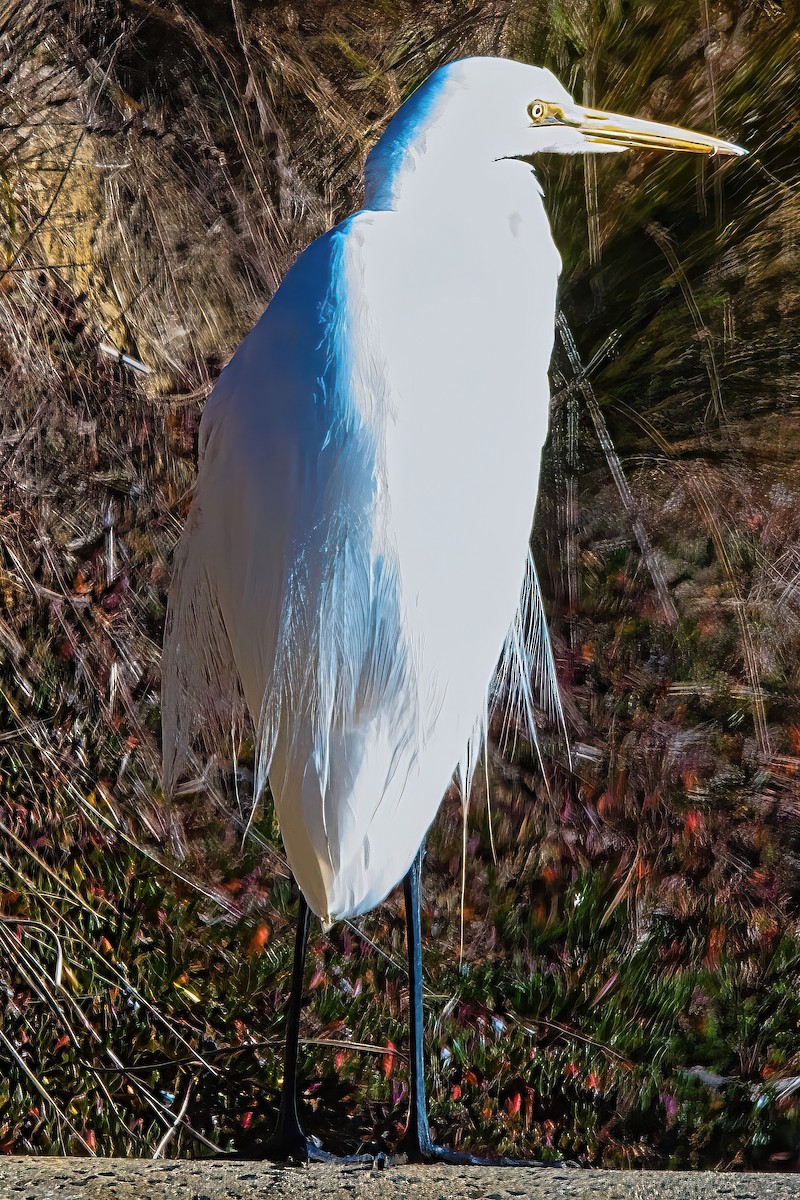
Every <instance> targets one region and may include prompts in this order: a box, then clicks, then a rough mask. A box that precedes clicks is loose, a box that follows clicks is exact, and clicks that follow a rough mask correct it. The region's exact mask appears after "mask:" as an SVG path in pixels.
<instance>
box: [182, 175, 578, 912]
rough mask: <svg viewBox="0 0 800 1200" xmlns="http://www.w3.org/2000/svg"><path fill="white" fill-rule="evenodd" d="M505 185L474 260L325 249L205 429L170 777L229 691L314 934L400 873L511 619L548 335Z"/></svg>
mask: <svg viewBox="0 0 800 1200" xmlns="http://www.w3.org/2000/svg"><path fill="white" fill-rule="evenodd" d="M509 165H510V164H509ZM514 169H515V170H519V164H515V165H514V167H513V168H512V170H514ZM509 178H511V177H509ZM526 186H527V187H528V188H529V186H530V185H529V182H527V181H526ZM510 195H511V199H510V201H509V203H510V204H511V205H512V210H513V211H512V212H511V213H510V214H509V219H508V220H504V222H502V224H500V223H498V225H497V227H496V228H495V229H494V231H492V230H490V236H488V237H487V236H486V231H483V235H482V236H483V241H482V243H481V245H480V246H476V245H475V244H474V242H473V239H472V237H471V233H470V223H469V222H468V221H466V220H465V221H464V223H463V225H460V224H459V222H458V221H455V222H454V223H453V224H452V225H450V226H448V227H446V228H439V227H436V226H433V227H431V228H425V227H424V226H421V225H420V223H419V222H416V221H414V222H412V221H408V220H404V218H403V216H402V214H399V213H394V212H362V213H359V214H356V216H355V217H353V218H350V219H349V220H348V221H347V222H345V223H344V224H343V225H342V226H339V227H338V228H337V229H335V230H333V231H331V232H330V233H329V234H326V235H324V236H323V237H322V238H320V239H319V240H318V241H317V242H315V243H314V244H313V245H312V246H311V247H309V249H308V250H306V251H305V253H304V254H303V255H301V257H300V258H299V259H298V261H297V263H296V264H295V266H294V267H293V269H292V270H291V271H290V272H289V274H288V275H287V277H286V280H285V281H284V283H283V285H282V286H281V288H280V289H279V291H278V293H277V294H276V296H275V297H274V299H273V301H272V303H271V304H270V306H269V308H268V309H267V311H266V313H265V315H264V317H263V318H262V320H261V321H260V322H259V324H258V325H257V326H256V327H255V329H254V330H253V331H252V333H251V334H250V335H249V336H248V338H246V339H245V341H244V342H243V344H242V346H241V347H240V348H239V350H238V351H237V353H236V355H235V356H234V358H233V360H232V361H231V363H230V365H229V366H228V367H227V368H226V369H225V371H224V372H223V374H222V376H221V378H220V381H219V383H218V384H217V387H216V388H215V391H214V394H213V395H212V397H211V399H210V401H209V404H208V406H207V409H206V413H205V415H204V418H203V424H202V427H201V462H200V469H199V477H198V483H197V491H196V495H195V499H194V502H193V505H192V511H191V514H190V518H189V521H188V523H187V529H186V532H185V534H184V538H183V541H182V543H181V547H180V550H179V554H178V560H177V564H176V577H175V582H174V584H173V588H172V592H171V607H170V614H169V618H168V634H167V640H166V652H165V762H166V774H167V783H168V785H171V783H172V782H174V779H175V778H176V775H177V773H179V772H180V770H181V769H182V767H183V764H184V760H185V756H186V752H187V750H188V747H189V745H190V744H191V741H192V738H193V736H194V727H195V724H196V721H195V718H196V716H197V714H200V715H201V720H202V722H203V724H204V727H205V729H206V731H207V732H209V733H212V732H213V731H214V729H215V728H217V729H218V730H220V731H222V732H224V727H225V721H226V719H227V717H228V713H229V708H228V699H227V698H228V697H232V696H233V695H234V694H235V692H236V690H237V688H238V687H240V688H241V692H242V693H243V696H244V700H245V702H246V706H247V708H248V709H249V712H250V714H251V716H252V718H253V721H254V722H255V724H256V727H257V730H258V753H259V771H258V775H259V780H260V781H263V780H264V778H265V777H266V776H267V775H268V776H269V781H270V786H271V790H272V793H273V796H274V800H275V804H276V808H277V813H278V819H279V823H280V827H281V832H282V836H283V838H284V842H285V845H286V850H287V854H288V858H289V862H290V865H291V867H292V870H293V872H294V874H295V876H296V877H297V879H298V882H299V884H300V886H301V888H302V889H303V892H304V894H305V895H306V898H307V899H308V901H309V903H310V905H311V907H312V908H313V909H314V910H315V911H316V912H317V913H318V914H319V915H320V916H321V917H322V918H323V919H324V920H333V919H336V918H340V917H346V916H350V915H354V914H356V913H358V912H362V911H366V910H367V909H369V908H370V907H372V906H373V905H374V904H376V903H378V902H379V901H380V900H381V899H382V898H383V897H384V896H385V895H386V894H387V892H388V891H389V890H390V889H391V888H392V887H393V886H394V884H395V883H396V882H398V880H399V879H400V878H401V877H402V875H403V874H404V873H405V871H406V870H407V869H408V866H409V864H410V862H411V859H412V858H413V855H414V853H415V851H416V849H417V847H418V846H419V843H420V841H421V840H422V837H423V836H424V834H425V832H426V830H427V828H428V826H429V824H430V822H431V821H432V820H433V817H434V816H435V814H436V811H437V808H438V805H439V802H440V800H441V798H442V795H443V793H444V791H445V790H446V788H447V785H448V782H449V780H450V778H451V775H452V772H453V770H454V768H455V767H456V765H457V764H458V763H459V761H463V759H464V755H465V750H466V745H467V742H468V740H469V739H470V737H471V735H472V734H473V733H474V732H475V729H476V726H477V725H479V724H480V723H481V721H482V719H483V717H484V715H485V709H486V695H487V687H488V685H489V682H490V679H491V676H492V673H493V669H494V666H495V663H496V661H497V658H498V655H499V653H500V650H501V647H502V644H503V641H504V638H505V636H506V633H507V631H508V629H509V626H510V624H511V622H512V620H513V618H514V615H515V611H516V608H517V603H518V598H519V594H520V589H521V585H522V580H523V573H524V570H525V564H526V555H527V542H528V535H529V530H530V523H531V517H532V510H533V506H534V503H535V496H536V487H537V479H538V458H539V451H540V448H541V445H542V443H543V441H544V437H545V434H546V413H547V404H546V391H547V379H546V371H547V357H549V345H550V343H549V341H548V340H547V339H544V343H545V344H544V346H543V345H542V338H541V337H537V338H532V336H531V333H532V331H533V330H535V329H540V328H541V325H542V323H544V325H545V328H546V329H547V330H548V331H551V330H552V322H553V309H554V301H555V285H556V278H557V270H558V262H557V257H556V256H554V254H553V251H552V249H551V247H552V242H551V240H550V239H549V231H546V232H547V240H546V242H545V243H544V244H543V242H542V238H541V228H540V224H538V223H540V222H541V221H542V220H543V219H544V214H543V212H542V213H541V214H540V213H539V212H538V210H537V211H536V212H535V213H531V214H529V215H527V216H525V215H520V213H517V212H516V210H515V209H514V208H513V206H514V187H513V186H511V188H510ZM526 222H527V226H526ZM544 228H545V230H546V223H545V226H544ZM499 281H502V287H500V286H499ZM543 400H544V403H542V401H543ZM537 401H538V402H537ZM228 736H230V735H229V734H228Z"/></svg>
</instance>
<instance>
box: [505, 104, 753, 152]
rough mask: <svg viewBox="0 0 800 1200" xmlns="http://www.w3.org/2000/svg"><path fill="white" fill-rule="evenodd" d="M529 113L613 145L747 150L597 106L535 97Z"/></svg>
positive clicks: (536, 119) (542, 121) (588, 138)
mask: <svg viewBox="0 0 800 1200" xmlns="http://www.w3.org/2000/svg"><path fill="white" fill-rule="evenodd" d="M528 113H529V115H530V118H531V123H532V124H533V125H567V126H571V127H572V128H573V129H577V130H578V131H579V132H580V133H581V134H583V137H584V139H585V140H586V141H587V142H589V143H590V144H594V145H602V146H608V147H609V149H611V148H615V149H618V150H627V149H629V148H631V147H637V146H638V147H641V148H643V149H647V150H686V151H689V153H691V154H709V155H711V154H731V155H737V156H738V155H741V154H747V151H746V150H745V149H743V147H742V146H736V145H734V143H733V142H724V141H723V140H722V138H717V137H711V136H710V135H709V134H707V133H694V132H693V131H692V130H690V129H681V128H679V126H677V125H660V124H659V123H658V122H656V121H642V120H640V119H639V118H638V117H623V116H621V115H620V114H619V113H609V112H602V111H601V110H600V109H597V108H580V107H579V106H578V105H577V104H576V105H574V106H570V107H569V108H566V107H564V106H562V105H561V104H553V103H549V102H548V101H545V100H534V102H533V103H532V104H531V105H529V107H528Z"/></svg>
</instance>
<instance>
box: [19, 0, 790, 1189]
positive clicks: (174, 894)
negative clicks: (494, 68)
mask: <svg viewBox="0 0 800 1200" xmlns="http://www.w3.org/2000/svg"><path fill="white" fill-rule="evenodd" d="M799 40H800V39H799V38H798V12H797V7H796V4H795V3H794V0H691V2H690V3H686V2H685V0H536V2H534V0H464V2H460V0H423V2H422V3H412V2H411V0H347V2H346V3H345V2H344V0H302V2H299V0H298V2H297V3H284V2H282V0H279V2H273V0H263V2H261V3H255V2H253V0H218V2H217V0H215V2H212V0H119V2H115V0H49V2H47V3H41V2H38V3H32V2H30V3H29V2H27V0H4V2H3V3H2V5H0V374H1V376H2V390H1V391H0V543H1V544H0V1011H2V1023H1V1024H0V1150H2V1151H5V1152H9V1153H12V1152H13V1153H25V1152H35V1153H77V1154H135V1155H152V1154H158V1155H168V1156H171V1155H197V1156H201V1155H206V1154H211V1153H215V1152H216V1153H234V1154H240V1155H257V1154H258V1153H259V1148H260V1147H261V1146H262V1145H263V1143H264V1141H265V1140H266V1138H267V1137H268V1136H269V1134H270V1133H271V1131H272V1127H273V1125H274V1121H275V1116H276V1112H277V1103H278V1084H279V1080H280V1076H281V1044H282V1036H283V1004H284V999H285V995H286V991H287V985H288V972H289V964H290V960H291V950H292V941H293V917H294V901H293V899H292V895H291V888H290V883H289V879H288V873H287V870H286V867H285V864H284V860H283V855H282V850H281V845H280V840H279V838H278V835H277V830H276V828H275V825H274V822H273V817H272V812H271V806H270V805H269V803H267V804H266V805H261V806H259V807H258V808H257V809H256V811H255V814H254V815H253V814H252V813H251V810H252V794H251V787H250V784H251V777H250V773H249V771H248V760H247V754H246V753H245V754H244V757H243V758H242V760H241V761H240V763H239V768H238V771H237V772H236V775H235V776H234V772H233V767H232V763H230V762H224V761H221V762H219V763H217V764H216V765H215V766H214V767H213V769H207V767H206V764H205V763H202V762H199V761H198V763H197V778H196V780H195V781H194V782H193V783H192V784H190V786H188V787H187V788H186V789H185V791H184V793H183V794H182V795H181V796H180V797H178V799H177V800H176V801H175V802H174V803H173V804H172V805H170V806H167V805H166V804H165V802H164V799H163V796H162V795H161V793H160V790H159V784H158V774H159V657H160V643H161V633H162V625H163V619H164V603H165V593H166V588H167V586H168V582H169V576H170V566H171V557H172V552H173V548H174V546H175V542H176V540H177V536H178V533H179V530H180V528H181V524H182V521H183V518H184V516H185V513H186V510H187V506H188V500H189V495H190V490H191V486H192V480H193V475H194V463H195V455H196V435H197V427H198V422H199V417H200V413H201V411H202V407H203V403H204V400H205V398H206V396H207V395H208V392H209V390H210V387H211V386H212V384H213V381H214V379H215V377H216V375H217V374H218V372H219V370H220V368H221V366H222V365H223V364H224V362H225V361H226V359H227V357H228V356H229V355H230V353H231V351H232V350H233V348H234V347H235V345H236V344H237V342H238V341H239V339H240V338H241V337H242V336H243V334H244V333H245V332H246V331H247V330H248V329H249V327H250V326H251V325H252V323H253V322H254V320H255V319H256V317H257V316H258V315H259V313H260V312H261V310H262V309H263V307H264V305H265V304H266V302H267V300H268V299H269V297H270V295H271V293H272V291H273V290H274V288H275V286H276V284H277V283H278V281H279V280H280V279H281V277H282V275H283V273H284V271H285V270H286V268H287V266H288V265H289V263H290V262H291V261H292V259H293V257H294V256H295V255H296V253H297V252H298V250H299V249H300V248H302V247H303V246H304V245H305V244H306V243H307V242H308V241H309V240H310V239H311V238H313V237H314V236H316V235H317V234H318V233H320V232H321V231H322V230H323V229H325V228H326V227H328V226H329V225H330V224H331V223H332V222H334V221H336V220H338V219H339V218H341V217H342V216H343V215H345V214H346V213H348V212H350V211H352V210H353V208H355V207H357V206H358V203H359V194H360V173H361V168H362V164H363V160H364V156H365V153H366V151H367V150H368V148H369V146H370V145H371V143H372V142H373V141H374V139H375V137H376V136H377V134H378V133H379V132H380V130H381V128H382V127H383V125H384V123H385V122H386V120H387V118H388V116H389V115H390V114H391V112H392V111H393V110H394V109H395V108H396V106H397V105H398V104H399V103H400V102H401V101H402V99H403V98H404V97H405V96H406V95H408V94H409V92H410V91H411V90H412V89H413V88H414V87H415V86H416V85H417V84H418V83H419V82H421V81H422V80H423V79H424V78H425V77H426V76H427V75H428V74H429V73H430V71H431V70H433V69H434V68H435V67H436V66H438V65H439V64H440V63H443V62H446V61H448V60H450V59H452V58H454V57H458V56H461V55H465V54H474V53H485V54H504V55H509V56H512V57H518V58H521V59H524V60H526V61H530V62H534V63H539V64H543V65H546V66H548V67H550V68H551V69H552V70H553V71H554V72H555V73H556V74H557V75H558V76H559V78H560V79H561V80H562V82H563V83H564V84H565V85H566V86H567V87H568V88H569V89H570V90H571V91H572V92H573V94H574V95H575V97H576V99H577V100H578V101H581V102H583V103H588V104H590V105H597V106H599V107H603V108H607V109H611V110H616V111H619V112H626V113H630V114H636V115H640V116H645V117H653V118H657V119H659V120H664V121H670V122H673V123H676V124H683V125H688V126H690V127H695V128H698V129H703V130H706V131H709V132H713V133H719V134H720V135H721V136H723V137H726V138H729V139H732V140H735V141H738V142H740V143H742V144H743V145H745V146H747V147H748V149H749V150H750V151H751V155H750V157H749V158H747V159H745V160H742V161H736V162H733V163H723V162H722V161H721V160H720V162H719V163H718V162H716V161H714V160H712V161H709V162H701V161H698V160H694V159H691V158H690V157H689V156H686V157H685V158H681V157H678V156H675V157H670V158H668V159H663V160H662V159H659V158H658V157H657V156H655V155H653V154H648V153H638V154H633V153H629V154H625V155H619V156H607V157H603V158H601V159H594V158H587V159H585V160H583V159H580V158H578V159H575V160H574V161H569V160H566V159H562V160H560V161H558V160H554V161H543V162H542V163H540V164H537V173H538V174H539V177H540V179H541V181H542V183H543V185H544V187H545V189H546V203H547V206H548V209H549V212H550V214H551V218H552V222H553V227H554V231H555V236H556V241H557V243H558V245H559V248H560V250H561V253H562V257H563V260H564V272H563V276H562V291H561V306H562V318H561V324H560V330H559V335H558V337H557V345H556V353H555V357H554V362H553V408H552V434H551V439H550V443H549V447H548V452H547V455H546V461H545V465H544V468H543V483H542V489H541V497H542V498H541V502H540V505H539V510H538V513H537V519H536V526H535V535H534V550H535V556H536V560H537V563H538V565H539V570H540V574H541V578H542V584H543V588H544V591H545V594H546V600H547V606H548V614H549V618H550V624H551V628H552V631H553V640H554V648H555V654H556V660H557V665H558V672H559V678H560V682H561V686H562V690H563V694H564V700H565V704H566V708H567V713H568V721H569V726H570V732H571V737H572V741H573V747H574V771H573V772H570V771H569V770H568V769H567V765H566V763H565V756H564V751H563V748H562V746H561V745H560V742H559V739H558V737H557V735H556V733H555V732H548V730H547V729H545V730H544V731H543V746H544V754H545V761H546V768H547V777H546V779H545V778H544V777H543V775H542V772H541V771H540V770H539V768H538V766H537V764H536V760H535V755H534V754H533V752H532V750H531V748H530V746H528V745H527V744H526V743H525V742H524V741H523V740H522V739H521V738H520V737H517V736H516V735H515V731H514V730H513V728H512V729H509V728H503V726H502V722H501V723H500V724H498V726H497V727H496V728H495V730H494V733H495V739H494V744H493V746H492V748H491V752H490V755H489V777H490V785H489V796H490V804H489V805H487V795H486V785H485V783H482V782H479V783H478V784H477V785H476V789H475V795H474V796H473V799H472V803H471V806H470V810H469V815H468V826H467V835H466V837H467V842H466V845H467V855H466V857H467V864H466V886H465V896H464V903H463V909H462V902H461V864H462V849H461V848H462V811H461V803H460V799H459V797H458V795H457V794H456V793H455V791H453V793H452V794H451V795H449V796H448V797H447V798H446V800H445V803H444V805H443V807H442V811H441V814H440V817H439V819H438V821H437V825H436V827H435V829H434V832H433V834H432V836H431V839H430V842H429V852H428V855H427V860H426V872H425V877H424V918H423V919H424V929H425V938H426V969H427V1006H428V1021H427V1045H428V1063H429V1076H430V1086H431V1097H432V1099H431V1115H432V1119H433V1120H434V1123H435V1125H436V1127H437V1131H438V1134H439V1137H440V1139H442V1140H444V1141H446V1142H449V1143H451V1144H456V1145H458V1144H461V1145H463V1146H470V1147H472V1148H476V1149H481V1148H482V1149H484V1150H494V1151H495V1152H497V1151H503V1152H510V1153H513V1154H516V1155H519V1154H534V1155H537V1156H539V1157H545V1158H551V1159H558V1158H569V1159H575V1160H579V1161H581V1162H583V1163H588V1164H603V1165H608V1166H653V1167H674V1166H685V1167H686V1166H709V1167H715V1166H719V1167H729V1168H748V1169H749V1168H758V1169H770V1170H776V1169H788V1170H792V1169H798V1167H800V1025H799V1020H800V924H799V923H798V916H799V913H800V905H799V901H800V704H799V703H798V701H799V700H800V661H799V659H800V465H799V464H798V450H799V449H800V408H799V407H798V401H799V400H800V387H799V380H798V362H799V361H800V360H799V358H798V354H799V352H800V337H798V316H800V289H798V284H797V276H798V268H800V245H799V240H800V193H799V192H798V138H797V129H798V117H799V116H800V99H798V97H800V53H799V51H800V45H799V44H798V42H799ZM421 286H423V285H422V284H421ZM570 331H571V333H570ZM508 436H509V438H513V437H514V430H513V429H509V430H508ZM443 486H446V479H444V480H443ZM496 518H497V521H498V523H500V522H502V521H503V519H504V514H503V512H502V511H498V512H497V514H496ZM473 569H474V571H475V572H476V574H477V573H479V572H480V570H481V564H480V562H479V561H478V560H476V562H475V563H474V565H473ZM468 582H469V581H468V580H467V581H466V585H467V586H468ZM464 586H465V581H464V580H463V579H460V580H454V581H453V608H454V619H457V609H458V594H459V591H460V589H461V588H462V587H464ZM479 775H480V772H479ZM489 810H491V822H490V819H489V817H490V812H489ZM251 816H252V819H251ZM462 911H463V936H464V951H463V958H462V959H460V958H459V943H460V937H461V920H462ZM310 958H311V966H310V972H309V982H308V991H309V1007H308V1008H307V1010H306V1015H305V1018H304V1027H303V1034H304V1038H305V1044H304V1049H303V1055H302V1070H303V1073H304V1078H305V1079H306V1080H307V1084H308V1086H307V1091H306V1094H305V1120H306V1122H307V1125H308V1128H309V1130H310V1131H311V1132H313V1133H315V1134H317V1135H319V1136H320V1137H322V1138H323V1139H324V1140H325V1143H326V1145H327V1146H328V1147H329V1148H331V1149H339V1150H345V1149H350V1148H354V1147H355V1146H357V1145H365V1146H369V1147H373V1148H374V1147H378V1146H391V1145H393V1144H395V1143H396V1142H397V1140H398V1139H399V1136H400V1134H401V1132H402V1128H403V1124H404V1121H405V1118H406V1075H405V1062H404V1057H403V1053H404V1048H405V1046H406V1036H407V1034H406V1024H405V1022H406V1000H407V988H406V979H405V970H404V929H403V910H402V898H401V897H400V896H399V895H397V894H395V895H393V896H392V897H390V899H389V900H388V901H387V903H386V904H384V905H383V906H381V907H380V908H379V909H378V910H376V911H375V912H374V913H372V914H370V915H369V916H368V917H366V918H365V919H363V920H362V921H361V922H359V924H358V926H357V927H356V926H350V925H348V924H340V925H337V926H336V927H335V928H334V929H333V930H332V932H331V933H330V935H329V936H327V937H324V936H323V935H322V933H321V932H320V931H319V930H317V931H316V932H315V933H314V934H313V935H312V941H311V948H310Z"/></svg>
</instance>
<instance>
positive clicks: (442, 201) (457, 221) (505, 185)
mask: <svg viewBox="0 0 800 1200" xmlns="http://www.w3.org/2000/svg"><path fill="white" fill-rule="evenodd" d="M386 166H387V167H388V168H389V169H386V170H384V171H382V172H381V173H380V175H378V173H377V172H375V171H373V172H372V174H371V175H370V173H368V174H367V178H366V188H365V202H364V207H365V208H367V209H371V210H373V211H375V210H386V209H389V210H391V211H394V212H396V213H398V214H399V215H402V216H403V217H404V218H405V219H407V220H409V221H413V222H414V224H415V225H416V226H417V227H419V228H420V229H424V228H435V229H439V230H446V229H447V228H448V227H451V228H453V229H454V230H456V229H464V228H468V229H470V230H471V231H472V233H473V234H474V235H475V236H476V237H480V235H481V232H483V234H484V235H485V234H486V233H487V232H488V231H489V230H490V229H491V228H492V226H495V225H498V224H501V223H502V225H503V226H505V224H506V223H507V221H508V220H509V218H510V217H511V216H512V215H513V214H514V213H516V212H531V210H532V209H533V210H537V211H538V212H540V213H541V215H543V214H544V208H543V204H542V189H541V187H540V186H539V183H538V181H537V179H536V177H535V175H534V174H533V171H532V170H531V167H530V165H529V164H528V163H526V162H521V161H519V160H517V159H499V160H492V159H491V158H488V157H487V158H486V159H485V160H484V159H482V158H480V157H478V156H475V155H470V154H466V155H464V154H460V153H459V152H458V150H457V149H456V150H453V149H449V148H448V147H447V146H446V145H445V146H439V147H437V146H436V145H435V144H434V145H429V146H426V147H423V148H422V150H421V151H420V149H419V148H418V147H415V146H413V145H412V146H410V147H408V148H407V149H406V151H405V153H403V154H402V155H398V156H397V158H396V160H395V161H394V162H393V163H392V164H386Z"/></svg>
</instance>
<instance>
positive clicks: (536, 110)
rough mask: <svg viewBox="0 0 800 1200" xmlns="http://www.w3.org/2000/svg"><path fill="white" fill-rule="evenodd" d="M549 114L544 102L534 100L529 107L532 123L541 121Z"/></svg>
mask: <svg viewBox="0 0 800 1200" xmlns="http://www.w3.org/2000/svg"><path fill="white" fill-rule="evenodd" d="M546 112H547V106H546V105H545V103H544V101H543V100H533V101H532V102H531V103H530V104H529V105H528V116H529V117H530V119H531V120H532V121H541V120H542V119H543V118H544V115H545V113H546Z"/></svg>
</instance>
